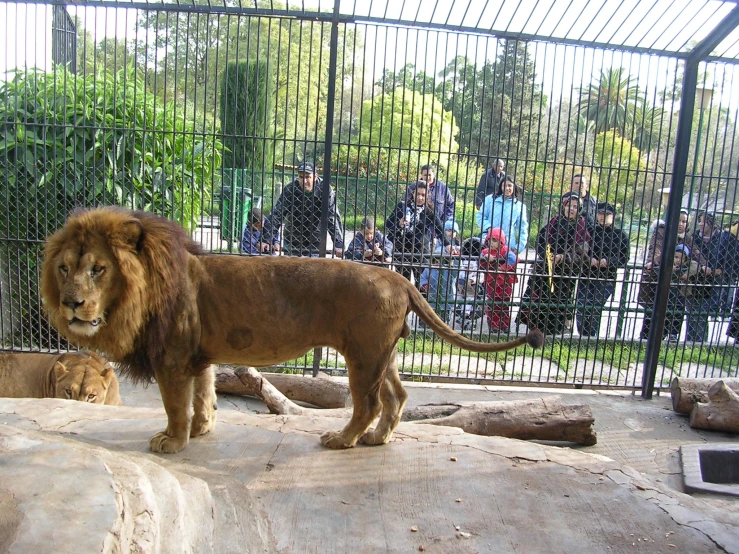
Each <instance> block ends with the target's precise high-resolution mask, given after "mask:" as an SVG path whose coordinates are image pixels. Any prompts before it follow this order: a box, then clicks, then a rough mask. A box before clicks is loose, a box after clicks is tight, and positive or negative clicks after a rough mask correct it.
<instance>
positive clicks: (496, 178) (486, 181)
mask: <svg viewBox="0 0 739 554" xmlns="http://www.w3.org/2000/svg"><path fill="white" fill-rule="evenodd" d="M504 181H505V171H504V172H503V173H501V174H500V175H498V174H496V173H495V169H494V168H492V167H491V168H490V169H488V170H487V171H486V172H485V173H483V174H482V177H480V182H479V183H478V185H477V191H475V207H477V208H478V209H479V208H480V206H482V202H483V200H485V197H486V196H488V195H490V194H496V193H497V192H498V187H500V184H501V183H503V182H504Z"/></svg>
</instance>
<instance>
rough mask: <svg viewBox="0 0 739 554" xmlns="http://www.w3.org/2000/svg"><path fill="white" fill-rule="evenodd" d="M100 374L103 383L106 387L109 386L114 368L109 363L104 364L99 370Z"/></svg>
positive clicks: (113, 374)
mask: <svg viewBox="0 0 739 554" xmlns="http://www.w3.org/2000/svg"><path fill="white" fill-rule="evenodd" d="M100 376H101V377H102V378H103V384H104V386H105V388H106V389H107V388H108V387H109V386H110V382H111V381H112V380H113V378H114V377H115V370H114V369H113V366H112V365H110V364H105V367H104V368H103V370H102V371H101V372H100Z"/></svg>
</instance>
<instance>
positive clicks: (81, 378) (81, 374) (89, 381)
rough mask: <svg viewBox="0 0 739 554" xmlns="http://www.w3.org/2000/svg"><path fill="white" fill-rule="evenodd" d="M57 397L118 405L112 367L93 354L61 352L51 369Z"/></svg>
mask: <svg viewBox="0 0 739 554" xmlns="http://www.w3.org/2000/svg"><path fill="white" fill-rule="evenodd" d="M52 371H53V372H54V381H55V389H56V392H55V396H56V398H66V399H68V400H77V401H80V402H90V403H92V404H112V405H120V404H121V400H120V396H119V392H118V378H117V377H116V374H115V370H114V369H113V367H112V366H111V365H110V364H109V363H107V362H105V361H104V360H103V359H102V358H100V357H99V356H96V355H94V354H89V353H86V354H81V353H80V354H75V353H71V354H64V355H62V357H61V358H59V360H58V361H57V362H56V363H55V364H54V367H53V369H52Z"/></svg>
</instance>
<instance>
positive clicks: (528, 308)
mask: <svg viewBox="0 0 739 554" xmlns="http://www.w3.org/2000/svg"><path fill="white" fill-rule="evenodd" d="M559 212H560V213H559V215H556V216H554V217H553V218H552V219H551V220H550V221H549V223H547V225H546V226H545V227H544V228H543V229H542V230H541V231H539V236H538V237H537V239H536V255H537V260H536V264H535V265H534V273H533V274H532V275H531V277H530V278H529V282H528V285H527V287H526V292H525V293H524V296H523V302H522V306H521V310H520V311H519V312H518V319H517V323H518V324H521V323H523V324H525V325H526V326H527V327H528V328H529V329H539V330H540V331H542V332H543V333H545V334H550V335H555V334H559V333H561V332H562V331H563V330H564V329H565V322H566V321H567V319H568V318H571V317H572V316H573V312H574V309H573V307H572V306H571V304H572V301H573V298H572V295H573V292H574V289H575V283H576V281H577V277H578V276H579V275H580V274H581V273H582V271H583V268H584V267H587V266H589V265H591V264H594V263H597V262H598V260H595V258H592V257H591V256H590V253H589V252H590V233H589V232H588V227H587V225H586V223H585V218H584V217H583V216H582V215H581V214H580V195H579V194H578V193H577V192H575V191H570V192H568V193H566V194H564V195H563V196H562V199H561V201H560V208H559Z"/></svg>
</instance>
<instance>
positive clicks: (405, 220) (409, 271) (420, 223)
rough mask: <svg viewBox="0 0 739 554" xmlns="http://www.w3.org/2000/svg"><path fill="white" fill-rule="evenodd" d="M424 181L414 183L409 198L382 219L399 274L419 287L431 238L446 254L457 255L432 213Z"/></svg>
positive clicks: (442, 226) (431, 241)
mask: <svg viewBox="0 0 739 554" xmlns="http://www.w3.org/2000/svg"><path fill="white" fill-rule="evenodd" d="M427 192H428V184H426V181H417V182H416V184H415V185H413V187H412V190H411V196H409V197H408V199H407V200H403V201H401V202H400V203H399V204H398V205H397V206H396V207H395V209H394V210H393V211H392V212H391V213H390V215H389V216H388V217H387V219H386V220H385V233H386V234H387V236H388V237H390V240H391V241H393V246H394V249H395V250H394V251H395V257H396V258H398V261H399V262H400V263H399V269H400V273H401V274H402V275H403V276H404V277H405V278H406V279H408V280H409V281H410V280H411V276H413V278H414V281H415V283H416V286H417V287H420V282H419V281H420V278H421V265H420V264H421V262H422V261H423V256H424V255H428V254H430V253H431V248H432V244H433V239H434V236H438V237H441V240H442V244H443V249H444V250H445V251H446V252H447V253H454V252H458V250H457V248H456V247H455V246H454V245H453V244H452V242H451V241H449V240H448V239H447V237H446V233H444V224H443V223H442V222H441V220H440V219H439V216H438V215H437V214H436V212H434V209H433V207H432V206H431V201H430V199H429V197H428V196H427Z"/></svg>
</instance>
